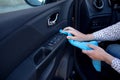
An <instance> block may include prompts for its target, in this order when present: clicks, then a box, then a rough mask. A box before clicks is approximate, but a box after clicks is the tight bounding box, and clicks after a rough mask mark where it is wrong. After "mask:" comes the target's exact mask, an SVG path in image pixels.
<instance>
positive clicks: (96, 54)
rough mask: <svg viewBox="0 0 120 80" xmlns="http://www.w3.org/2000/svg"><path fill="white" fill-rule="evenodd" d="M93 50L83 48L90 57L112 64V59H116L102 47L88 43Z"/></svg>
mask: <svg viewBox="0 0 120 80" xmlns="http://www.w3.org/2000/svg"><path fill="white" fill-rule="evenodd" d="M88 46H89V47H90V48H92V49H93V50H82V52H83V53H84V54H86V55H88V56H89V57H90V58H92V59H95V60H101V61H105V62H106V63H107V64H109V65H111V63H112V60H113V59H114V57H113V56H111V55H109V54H108V53H107V52H105V51H104V50H103V49H102V48H100V47H98V46H95V45H91V44H89V45H88Z"/></svg>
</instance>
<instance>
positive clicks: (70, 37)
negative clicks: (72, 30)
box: [67, 36, 77, 40]
mask: <svg viewBox="0 0 120 80" xmlns="http://www.w3.org/2000/svg"><path fill="white" fill-rule="evenodd" d="M67 39H72V40H77V38H76V37H74V36H67Z"/></svg>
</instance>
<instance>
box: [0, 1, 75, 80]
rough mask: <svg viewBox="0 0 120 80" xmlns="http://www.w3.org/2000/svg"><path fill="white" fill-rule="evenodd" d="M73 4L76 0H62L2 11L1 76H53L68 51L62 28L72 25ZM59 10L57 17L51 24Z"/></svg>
mask: <svg viewBox="0 0 120 80" xmlns="http://www.w3.org/2000/svg"><path fill="white" fill-rule="evenodd" d="M66 4H67V5H66ZM72 6H73V0H60V1H57V2H54V3H50V4H47V5H43V6H40V7H35V8H30V9H26V10H20V11H15V12H9V13H4V14H0V18H1V20H0V54H1V56H0V80H5V79H6V80H47V79H52V77H53V76H54V73H55V69H57V66H58V64H59V62H60V59H61V57H62V55H63V54H65V53H63V51H62V49H64V48H65V42H66V37H65V36H64V35H61V34H58V33H59V29H61V28H64V27H65V26H68V22H69V18H68V17H71V15H69V12H70V11H72V10H71V8H72ZM55 13H58V18H57V21H56V23H55V24H53V25H51V26H49V25H48V19H49V18H50V17H51V16H52V15H53V14H55ZM53 20H54V18H53ZM61 51H62V52H61ZM46 73H47V74H46ZM48 76H49V77H48ZM50 77H51V78H50Z"/></svg>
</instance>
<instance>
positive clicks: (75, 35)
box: [63, 27, 94, 41]
mask: <svg viewBox="0 0 120 80" xmlns="http://www.w3.org/2000/svg"><path fill="white" fill-rule="evenodd" d="M63 30H64V31H66V32H69V33H71V34H72V35H73V36H67V38H68V39H72V40H77V41H89V40H93V39H94V36H93V35H92V34H83V33H81V32H79V31H78V30H76V29H74V28H72V27H66V28H64V29H63Z"/></svg>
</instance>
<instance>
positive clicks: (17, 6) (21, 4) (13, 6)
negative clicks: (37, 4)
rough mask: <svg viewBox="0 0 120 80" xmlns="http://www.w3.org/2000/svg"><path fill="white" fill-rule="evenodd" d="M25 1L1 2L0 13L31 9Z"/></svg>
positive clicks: (0, 0)
mask: <svg viewBox="0 0 120 80" xmlns="http://www.w3.org/2000/svg"><path fill="white" fill-rule="evenodd" d="M30 7H31V6H29V5H27V4H26V3H25V1H24V0H0V13H5V12H11V11H16V10H21V9H26V8H30Z"/></svg>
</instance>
